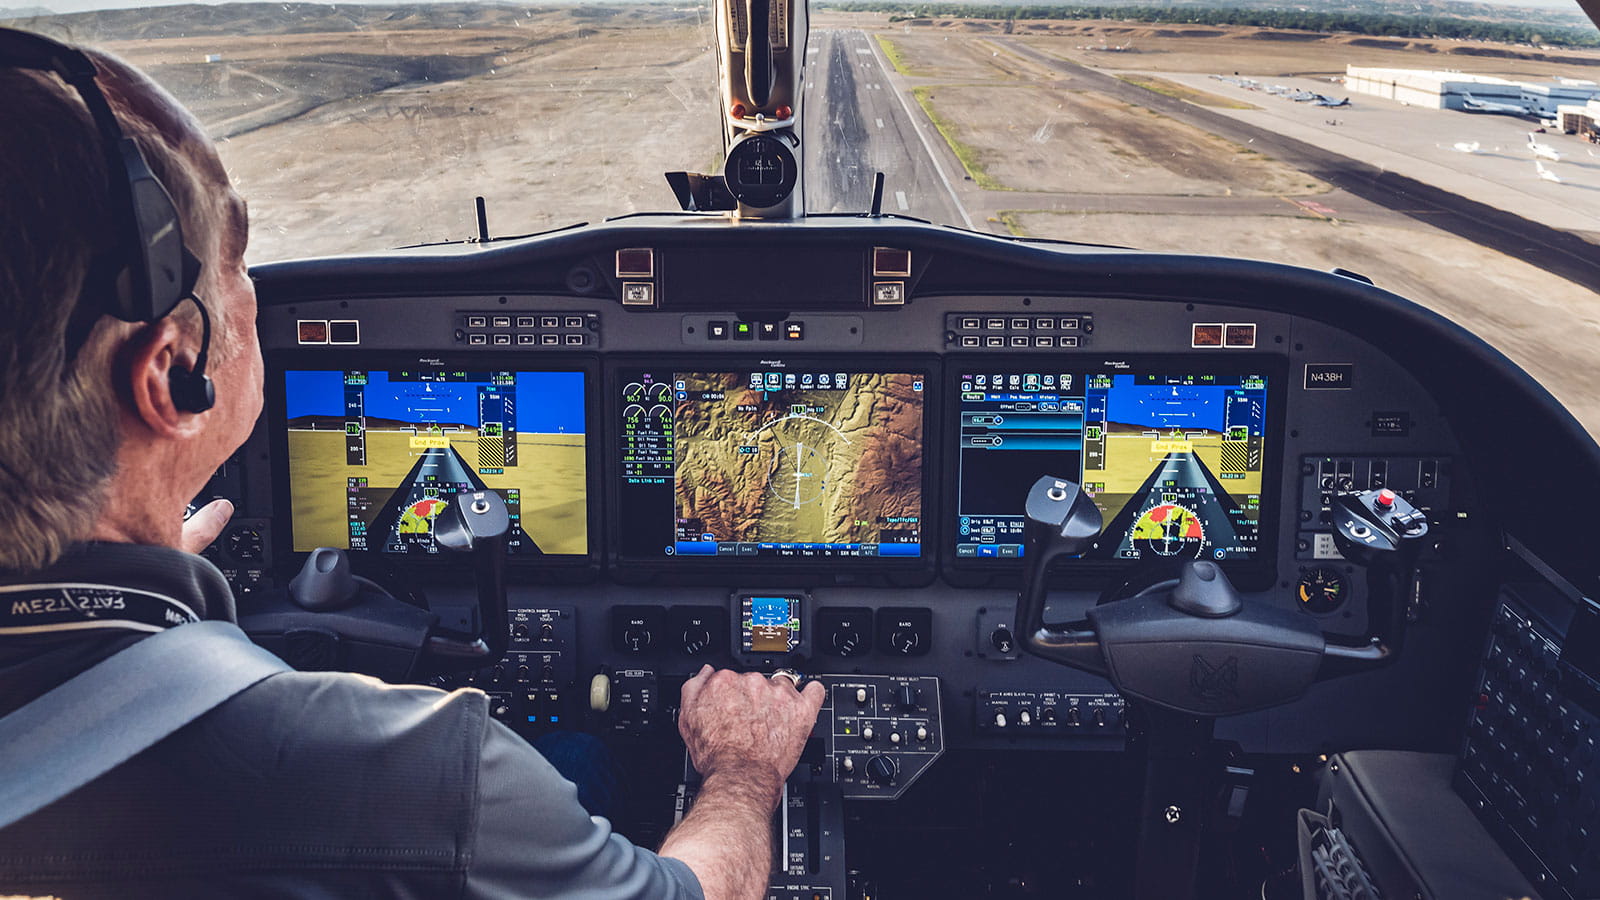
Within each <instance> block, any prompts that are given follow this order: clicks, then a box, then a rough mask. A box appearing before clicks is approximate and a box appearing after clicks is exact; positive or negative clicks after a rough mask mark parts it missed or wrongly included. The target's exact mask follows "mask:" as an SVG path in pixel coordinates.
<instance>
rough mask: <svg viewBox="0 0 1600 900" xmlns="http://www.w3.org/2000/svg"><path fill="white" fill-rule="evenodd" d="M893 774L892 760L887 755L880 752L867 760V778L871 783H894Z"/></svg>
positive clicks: (884, 785)
mask: <svg viewBox="0 0 1600 900" xmlns="http://www.w3.org/2000/svg"><path fill="white" fill-rule="evenodd" d="M895 774H896V773H895V767H894V760H892V759H890V758H889V757H887V756H884V755H883V754H881V753H880V754H878V755H877V756H874V757H872V758H871V759H869V760H867V778H869V779H871V780H872V783H873V784H876V785H881V786H883V787H888V786H889V785H891V784H894V776H895Z"/></svg>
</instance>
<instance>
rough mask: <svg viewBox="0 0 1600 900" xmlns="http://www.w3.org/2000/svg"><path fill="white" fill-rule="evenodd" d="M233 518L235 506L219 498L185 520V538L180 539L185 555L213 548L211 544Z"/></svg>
mask: <svg viewBox="0 0 1600 900" xmlns="http://www.w3.org/2000/svg"><path fill="white" fill-rule="evenodd" d="M231 518H233V504H232V503H229V502H228V501H227V500H224V499H221V498H218V499H216V500H213V501H211V502H210V503H207V504H206V505H205V506H202V507H200V508H199V509H197V510H195V512H194V515H192V516H190V517H189V518H187V519H185V520H184V523H183V536H182V537H181V538H180V539H179V542H180V546H181V548H182V549H183V551H184V552H185V553H199V552H200V551H201V550H204V549H205V548H207V547H209V546H211V542H212V541H214V540H216V539H217V535H220V534H222V529H224V528H227V527H228V520H229V519H231Z"/></svg>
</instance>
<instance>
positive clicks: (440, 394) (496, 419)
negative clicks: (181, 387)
mask: <svg viewBox="0 0 1600 900" xmlns="http://www.w3.org/2000/svg"><path fill="white" fill-rule="evenodd" d="M283 378H284V382H283V386H284V414H285V419H286V421H285V428H286V431H287V440H288V461H289V503H290V513H291V518H292V522H293V534H294V540H293V546H294V549H295V550H296V551H309V550H312V549H315V548H317V547H338V548H341V549H348V550H372V551H378V552H382V553H391V554H402V555H411V554H417V555H426V554H433V553H437V552H439V548H438V547H437V546H436V545H435V544H434V540H433V523H434V520H435V519H436V518H438V516H439V514H440V513H442V512H444V510H445V509H446V508H447V507H448V506H449V504H450V503H451V502H453V501H454V498H455V496H456V495H457V494H458V493H461V492H463V491H467V492H470V491H482V490H493V491H495V492H496V493H498V494H499V495H500V496H501V497H503V498H504V499H505V501H506V507H507V509H508V510H509V511H510V513H511V532H510V534H509V535H508V536H507V542H506V544H507V552H508V553H510V554H512V555H519V554H520V555H524V556H531V555H539V554H547V555H567V556H581V555H584V554H586V553H587V552H588V549H589V539H588V510H587V490H586V484H587V481H586V478H587V472H586V469H587V465H586V455H585V442H586V439H587V438H586V434H585V422H584V374H583V373H582V372H502V371H461V370H448V369H443V368H439V369H432V368H423V369H407V370H393V371H375V370H374V371H369V370H291V371H287V372H285V373H284V375H283Z"/></svg>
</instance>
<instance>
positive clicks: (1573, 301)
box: [22, 4, 1600, 431]
mask: <svg viewBox="0 0 1600 900" xmlns="http://www.w3.org/2000/svg"><path fill="white" fill-rule="evenodd" d="M169 9H176V10H186V11H187V12H183V13H182V18H178V17H177V16H178V15H179V14H178V13H163V12H161V11H150V12H147V13H145V12H140V11H118V12H115V13H99V14H82V15H78V16H61V17H51V18H50V19H48V20H33V21H24V22H23V23H22V24H24V25H31V26H33V27H43V28H45V29H46V30H52V31H54V32H55V33H58V34H62V35H63V36H68V37H74V38H77V39H83V40H91V41H95V42H99V43H102V44H104V45H105V46H107V47H109V48H110V49H112V50H114V51H116V52H119V53H121V54H123V55H125V56H127V57H128V58H130V59H132V60H133V61H134V62H136V63H138V64H140V65H142V66H146V67H148V68H149V69H150V70H151V71H152V73H153V74H154V75H155V76H156V77H157V79H158V80H160V81H162V82H163V83H164V84H166V85H167V86H168V88H169V89H171V90H172V91H173V92H174V94H176V95H177V96H178V97H179V98H180V99H182V100H183V101H184V102H185V103H187V104H189V105H190V106H191V107H193V108H194V109H195V110H196V111H197V112H198V114H199V115H200V117H201V119H202V121H203V122H204V123H205V125H206V126H207V127H208V128H209V129H210V131H211V133H212V135H213V136H214V137H216V138H217V139H218V141H219V148H220V151H221V153H222V156H223V159H224V162H225V163H226V164H227V166H228V167H229V169H230V171H231V172H232V173H233V175H234V177H235V179H236V181H237V182H238V184H239V186H240V189H241V191H242V192H243V193H244V194H245V195H246V197H247V198H248V199H249V201H250V205H251V216H252V220H253V228H252V236H251V247H250V251H249V255H248V258H249V260H250V261H252V262H263V261H268V260H273V259H282V258H291V257H299V256H312V255H326V254H336V253H349V252H358V251H374V250H382V249H386V248H392V247H398V246H405V245H412V244H418V243H424V242H439V241H459V240H463V239H466V238H468V237H470V236H472V235H473V234H474V233H475V230H476V229H475V223H474V216H473V198H474V197H476V196H480V195H481V196H484V197H485V198H486V200H487V204H488V220H489V227H490V230H491V232H492V233H493V234H495V235H515V234H527V233H533V232H538V231H542V230H548V229H552V228H560V227H565V226H568V225H572V224H575V223H578V222H583V221H596V220H598V219H601V218H605V217H609V216H615V215H623V214H627V213H630V212H634V211H641V210H665V209H669V208H671V207H673V205H674V203H673V200H672V197H671V194H670V192H669V191H668V189H667V187H666V185H665V183H664V180H663V179H662V178H661V173H662V172H665V171H668V170H673V169H690V170H698V171H712V170H714V169H715V167H717V166H718V161H719V158H720V154H721V141H720V137H719V133H718V125H717V109H716V105H715V78H714V60H713V55H712V52H711V41H712V27H711V21H710V18H709V16H708V14H707V10H708V8H706V7H699V8H697V7H684V8H669V7H665V6H640V7H604V8H590V7H576V6H532V7H511V6H504V7H502V6H478V5H472V4H438V5H422V6H405V7H377V6H372V7H369V6H338V7H329V6H320V5H315V4H233V5H227V6H218V7H176V8H169ZM813 29H814V32H813V37H812V40H813V41H814V42H816V43H817V44H818V47H819V48H829V50H830V52H828V53H826V54H819V56H826V57H827V59H826V65H827V66H828V67H832V69H829V68H827V67H825V66H824V65H822V64H820V63H819V64H818V65H816V66H814V68H816V69H817V71H816V72H814V73H813V74H812V75H811V76H809V77H810V79H811V80H814V81H816V82H817V84H818V85H822V84H824V83H826V84H827V85H828V86H829V88H830V89H829V90H828V91H826V92H823V91H816V92H812V93H811V94H809V95H808V96H810V97H811V99H810V100H808V104H809V108H808V109H807V111H806V115H807V117H808V121H811V122H814V123H820V124H822V125H823V126H824V129H820V130H826V126H827V125H829V124H830V123H831V124H832V125H833V126H835V127H834V131H835V132H837V133H835V134H832V137H833V138H836V139H837V138H839V136H840V135H845V134H846V132H845V131H843V130H839V123H840V122H842V121H845V120H849V124H850V128H851V130H850V131H849V132H848V134H851V135H857V136H862V135H864V136H865V137H864V138H863V139H864V140H866V141H868V142H869V143H870V151H858V152H861V153H863V154H864V155H863V159H865V160H867V161H868V162H866V163H862V164H861V165H858V166H857V168H860V167H861V166H862V165H864V166H867V167H870V168H878V169H884V170H888V171H890V172H891V183H890V184H889V186H888V189H887V191H888V194H889V196H890V197H892V198H895V199H897V200H898V201H899V206H898V209H899V210H901V211H905V212H907V214H910V215H919V214H920V215H924V216H928V217H931V218H935V219H937V220H940V221H946V222H952V223H955V224H965V223H966V222H970V223H971V224H972V226H973V227H975V228H978V229H980V230H989V231H993V232H997V233H1009V234H1015V235H1018V236H1026V237H1039V238H1058V239H1069V240H1076V241H1085V242H1091V243H1105V244H1116V245H1126V246H1136V247H1141V248H1145V249H1170V250H1189V251H1203V252H1214V253H1224V254H1231V255H1238V256H1249V257H1255V258H1261V259H1269V260H1274V261H1280V262H1289V263H1296V264H1302V265H1310V266H1315V267H1319V268H1330V267H1333V266H1344V267H1346V268H1351V269H1355V270H1357V271H1360V272H1362V273H1364V274H1366V275H1368V276H1370V277H1372V278H1373V279H1374V280H1375V281H1376V282H1377V283H1378V284H1379V285H1380V286H1383V287H1387V288H1390V289H1392V290H1395V291H1397V292H1399V293H1401V294H1404V295H1406V296H1409V297H1411V298H1413V299H1415V300H1417V301H1418V302H1420V303H1422V304H1424V305H1426V306H1429V307H1430V308H1432V309H1435V310H1437V311H1439V312H1440V313H1442V314H1444V315H1445V316H1447V317H1449V318H1451V319H1453V320H1455V321H1457V322H1459V323H1460V324H1461V325H1463V326H1465V327H1467V328H1469V329H1471V330H1473V331H1474V332H1477V333H1479V334H1480V335H1483V336H1485V337H1486V338H1487V339H1488V340H1490V341H1491V342H1492V343H1494V344H1495V345H1496V346H1498V347H1499V348H1500V349H1501V350H1503V351H1504V352H1506V353H1507V354H1508V355H1510V356H1511V357H1512V358H1513V359H1514V360H1516V361H1517V362H1519V363H1520V364H1522V365H1523V366H1524V367H1525V368H1528V369H1529V370H1530V371H1531V372H1533V374H1534V375H1535V376H1536V377H1538V378H1539V379H1540V380H1541V381H1542V382H1543V383H1544V384H1545V385H1546V386H1547V387H1549V388H1550V389H1551V390H1552V392H1553V393H1555V394H1556V396H1557V397H1558V398H1560V399H1561V400H1563V401H1564V402H1565V403H1567V404H1568V406H1569V407H1570V408H1572V409H1573V411H1574V412H1575V413H1576V414H1577V415H1578V417H1579V418H1580V419H1581V420H1582V421H1584V422H1585V423H1586V424H1587V425H1588V426H1589V427H1590V428H1591V429H1592V430H1596V431H1600V362H1595V361H1592V359H1591V358H1590V355H1589V354H1587V353H1586V352H1585V349H1586V348H1587V347H1588V346H1590V345H1591V344H1592V343H1594V342H1595V341H1597V340H1600V297H1597V296H1596V295H1595V294H1594V293H1593V292H1592V291H1590V290H1588V289H1587V288H1585V287H1583V286H1581V285H1579V284H1576V283H1574V282H1572V281H1568V280H1565V279H1563V278H1561V277H1558V276H1556V275H1553V274H1551V273H1550V272H1547V271H1544V270H1543V269H1540V268H1539V267H1537V266H1535V265H1532V264H1530V263H1529V262H1528V261H1527V259H1525V258H1522V257H1520V256H1519V255H1517V254H1516V253H1515V252H1497V251H1492V250H1488V249H1486V248H1485V247H1483V246H1482V245H1480V244H1477V243H1473V242H1472V241H1469V240H1466V239H1464V238H1462V237H1457V236H1455V235H1453V234H1450V233H1447V232H1446V231H1443V230H1440V229H1438V228H1435V227H1433V226H1431V225H1429V224H1426V223H1425V222H1424V221H1422V219H1420V218H1418V217H1416V216H1414V215H1410V214H1408V211H1407V210H1404V209H1392V208H1385V207H1383V206H1380V205H1377V204H1374V203H1371V202H1368V201H1366V200H1363V199H1361V198H1360V197H1356V196H1352V195H1351V194H1349V193H1347V192H1345V191H1342V190H1339V189H1337V188H1334V187H1332V186H1330V185H1329V184H1327V183H1325V182H1324V181H1323V180H1321V179H1319V178H1317V177H1314V176H1312V175H1308V174H1306V173H1305V172H1304V171H1301V170H1300V169H1298V168H1296V166H1294V165H1291V164H1289V163H1287V162H1285V161H1284V160H1282V159H1279V158H1275V157H1274V156H1273V154H1270V153H1264V152H1261V151H1260V150H1259V149H1257V148H1256V147H1253V146H1250V144H1249V142H1248V141H1236V140H1229V139H1227V138H1224V137H1222V136H1219V135H1218V134H1217V133H1214V132H1213V131H1212V130H1210V129H1208V128H1204V127H1198V126H1196V125H1194V124H1191V123H1189V122H1187V121H1182V119H1183V117H1182V116H1174V115H1171V114H1169V113H1170V110H1169V111H1168V112H1159V111H1157V110H1156V109H1154V108H1152V106H1154V105H1157V104H1156V101H1157V100H1170V99H1172V98H1174V97H1176V98H1180V99H1183V100H1186V101H1188V102H1189V103H1191V104H1197V106H1196V107H1195V108H1197V109H1205V110H1211V111H1215V112H1218V113H1228V114H1234V115H1248V114H1252V112H1251V107H1259V108H1261V109H1265V108H1267V106H1268V105H1269V104H1282V103H1286V102H1287V101H1284V100H1282V99H1281V98H1277V97H1267V96H1263V95H1254V94H1252V95H1243V94H1240V93H1239V92H1238V91H1236V90H1231V89H1229V88H1227V86H1225V85H1222V84H1221V83H1219V82H1215V81H1210V82H1208V81H1207V80H1206V79H1208V78H1209V77H1210V76H1212V75H1218V74H1227V75H1232V74H1233V73H1239V75H1240V76H1241V77H1251V78H1260V79H1273V78H1284V79H1289V78H1299V79H1314V80H1317V81H1319V82H1322V83H1325V84H1327V92H1328V93H1329V94H1330V95H1334V96H1344V95H1345V94H1346V93H1347V92H1345V91H1344V90H1343V89H1342V88H1343V86H1342V85H1340V84H1337V83H1335V82H1334V81H1332V80H1330V79H1336V78H1337V77H1338V76H1339V75H1340V74H1341V73H1342V72H1343V70H1344V67H1345V66H1346V65H1347V64H1356V65H1368V66H1397V67H1415V68H1439V69H1459V70H1462V71H1467V72H1476V73H1482V74H1493V75H1501V76H1507V77H1514V78H1530V79H1540V80H1551V79H1553V78H1555V77H1566V78H1578V79H1583V78H1590V79H1593V78H1597V77H1600V52H1592V51H1585V52H1578V51H1565V50H1555V49H1548V48H1535V47H1521V46H1512V45H1496V44H1487V43H1478V42H1468V41H1445V40H1408V39H1397V38H1396V39H1392V38H1369V37H1361V36H1355V35H1338V34H1321V33H1315V32H1290V31H1276V30H1270V29H1257V28H1243V27H1232V26H1219V27H1204V28H1199V27H1195V28H1179V27H1170V26H1153V25H1143V24H1130V23H1118V22H1078V21H1045V22H1026V21H1019V22H1016V23H1012V24H1011V25H1010V27H1009V29H1008V28H1007V26H1006V25H1005V24H1004V23H1001V22H996V21H976V20H932V19H919V20H911V21H895V22H891V21H890V20H889V17H888V16H885V15H880V14H865V13H842V12H833V11H826V10H821V11H818V12H816V13H815V14H814V17H813ZM852 35H861V36H862V37H863V38H864V39H863V40H860V41H856V40H855V38H854V37H850V38H849V42H848V43H842V42H844V41H846V38H847V37H848V36H852ZM847 46H848V48H849V49H848V51H846V47H847ZM835 48H836V49H835ZM1118 48H1120V49H1118ZM814 62H818V61H817V60H814ZM840 67H843V68H844V69H845V70H848V71H849V72H850V73H851V75H852V77H851V78H849V79H843V78H841V77H840V74H841V73H840V72H838V71H833V69H838V68H840ZM825 72H829V73H830V74H827V75H826V76H825V75H824V73H825ZM1108 78H1110V79H1115V84H1116V85H1117V86H1118V88H1119V89H1118V90H1115V91H1113V90H1110V89H1108V88H1107V86H1106V85H1107V83H1108V82H1107V81H1106V79H1108ZM814 86H815V85H814ZM839 86H845V87H850V90H853V91H855V92H856V93H857V94H858V95H859V96H860V97H861V98H862V99H861V100H860V102H859V108H856V105H855V104H852V100H851V96H848V95H847V94H848V91H845V92H844V93H843V94H841V91H844V88H843V87H839ZM835 87H839V90H835V89H834V88H835ZM868 98H871V99H870V104H876V105H870V106H869V99H868ZM882 98H892V99H882ZM1353 103H1354V108H1352V109H1350V110H1348V111H1347V110H1342V109H1341V110H1327V111H1326V113H1327V114H1328V115H1329V116H1330V117H1331V121H1335V122H1337V121H1338V120H1339V119H1341V118H1351V119H1355V118H1357V117H1358V116H1359V114H1360V113H1361V112H1362V111H1363V107H1365V106H1367V104H1366V102H1365V101H1364V100H1363V98H1361V97H1359V96H1357V97H1355V98H1354V100H1353ZM1146 104H1150V105H1146ZM844 107H851V108H850V109H845V108H844ZM901 110H903V113H902V112H901ZM846 114H848V115H846ZM1441 115H1442V114H1441ZM1452 115H1453V114H1452ZM1488 118H1493V117H1480V118H1479V121H1483V120H1486V119H1488ZM1318 121H1320V119H1319V120H1318ZM1312 124H1313V125H1314V124H1316V123H1315V122H1313V123H1312ZM1398 137H1399V136H1398V135H1397V139H1398ZM1381 138H1382V135H1381V134H1380V135H1379V139H1381ZM1549 139H1550V140H1552V141H1557V140H1564V141H1569V142H1573V141H1575V140H1576V139H1573V138H1566V137H1564V136H1560V135H1551V136H1550V137H1549ZM811 146H812V147H813V148H817V147H823V146H826V147H827V149H828V152H829V153H831V154H833V155H834V158H833V159H831V160H821V161H820V162H825V163H828V164H830V165H835V166H838V165H843V163H842V162H841V160H842V157H843V156H844V155H846V154H848V153H849V152H850V148H849V146H848V145H847V144H844V143H839V141H838V140H835V141H834V142H833V143H828V142H827V141H823V142H819V143H813V144H812V145H811ZM1352 146H1353V145H1352ZM1447 146H1448V145H1446V147H1447ZM1563 146H1566V145H1565V144H1564V145H1563ZM913 153H915V154H918V157H917V160H916V161H914V162H912V163H906V164H905V166H906V169H907V171H908V172H912V174H906V175H899V174H895V173H894V170H893V168H892V167H893V166H894V165H895V163H894V162H893V161H892V160H890V159H889V158H890V157H893V156H895V155H896V154H899V155H901V156H906V155H908V154H913ZM1441 153H1442V156H1441V159H1442V160H1443V162H1442V165H1444V166H1448V165H1449V164H1450V163H1451V162H1452V160H1451V159H1450V158H1449V152H1448V150H1447V149H1445V150H1443V151H1441ZM1575 156H1576V158H1577V159H1579V160H1581V161H1582V162H1579V163H1577V164H1575V168H1573V169H1572V170H1571V171H1573V172H1575V173H1577V174H1580V175H1583V174H1585V172H1586V170H1585V169H1583V168H1581V167H1582V166H1583V164H1584V162H1586V160H1585V159H1584V158H1583V157H1582V156H1581V150H1577V151H1575ZM924 161H927V162H926V164H925V162H924ZM814 162H818V161H814ZM1595 162H1596V164H1597V168H1596V172H1600V160H1596V161H1595ZM1517 165H1519V166H1525V165H1526V161H1522V162H1519V163H1517ZM930 166H931V167H932V168H934V169H937V170H938V171H937V175H938V177H937V178H934V177H932V176H929V177H927V178H923V177H922V175H921V174H916V172H920V170H921V169H924V168H928V167H930ZM913 170H915V172H913ZM1519 172H1520V170H1519ZM913 175H915V177H913ZM1518 177H1519V178H1525V179H1532V174H1531V167H1530V172H1529V173H1521V174H1519V175H1518ZM1585 177H1587V176H1585ZM851 183H852V184H856V185H859V184H862V183H870V173H867V177H866V178H865V179H862V178H854V179H851ZM1479 183H1480V184H1488V182H1487V181H1484V180H1483V179H1480V180H1479ZM1535 187H1540V188H1541V189H1547V190H1545V194H1544V197H1543V199H1542V202H1544V203H1546V204H1550V203H1555V204H1558V205H1559V204H1562V203H1566V204H1568V205H1569V208H1570V209H1571V210H1574V211H1579V212H1581V211H1582V210H1583V209H1585V208H1587V209H1591V210H1592V209H1593V206H1594V204H1593V197H1594V194H1593V193H1592V192H1591V191H1589V190H1587V189H1586V186H1585V185H1579V184H1573V185H1566V186H1561V185H1544V186H1538V185H1536V186H1535ZM897 188H898V191H897ZM1562 188H1570V190H1562ZM1529 190H1530V191H1531V190H1532V189H1529ZM821 193H822V192H821V191H820V190H819V196H817V197H814V198H808V203H809V205H810V206H811V208H813V209H855V208H857V207H859V206H861V205H862V203H861V201H860V199H859V198H853V197H852V198H846V199H844V200H840V199H839V198H833V197H828V196H820V194H821ZM935 194H937V195H939V196H938V197H937V198H935V199H938V200H939V203H938V204H936V205H934V204H928V203H926V202H925V201H926V199H927V198H930V197H933V196H934V195H935ZM1567 198H1570V199H1567ZM1484 202H1490V203H1493V202H1495V201H1494V199H1493V198H1492V197H1491V198H1490V199H1488V200H1485V201H1484ZM886 209H890V210H893V209H896V206H894V205H893V204H892V202H890V201H886ZM1596 252H1597V253H1600V248H1597V250H1596Z"/></svg>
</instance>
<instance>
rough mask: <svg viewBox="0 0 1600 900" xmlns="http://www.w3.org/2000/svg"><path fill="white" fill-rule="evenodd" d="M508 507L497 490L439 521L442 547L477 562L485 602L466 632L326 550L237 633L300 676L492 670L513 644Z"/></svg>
mask: <svg viewBox="0 0 1600 900" xmlns="http://www.w3.org/2000/svg"><path fill="white" fill-rule="evenodd" d="M510 524H511V518H510V515H509V514H508V513H507V511H506V505H505V501H504V500H502V499H501V498H500V495H498V494H496V493H494V492H493V491H478V492H474V493H470V494H469V493H462V494H458V495H456V497H455V498H454V499H453V501H452V502H451V503H450V504H449V505H447V506H446V507H445V508H444V511H442V512H440V513H439V515H438V516H437V517H436V518H435V519H434V522H433V538H434V542H435V543H436V544H437V545H438V546H439V547H440V548H441V549H442V550H444V551H446V552H448V553H451V554H467V555H468V556H469V557H470V562H471V567H472V575H473V581H474V584H475V588H476V593H477V603H476V606H475V608H474V610H473V614H472V619H473V620H474V621H471V622H469V623H466V625H467V627H466V628H450V627H446V626H445V625H443V624H442V623H441V622H440V618H439V615H438V613H436V612H433V611H430V610H428V609H424V608H422V607H419V606H415V605H413V604H411V603H407V602H405V601H402V600H398V599H396V598H395V597H394V596H393V595H391V594H390V593H389V592H388V591H387V590H385V589H384V588H383V587H381V586H380V585H378V584H377V583H375V582H373V581H371V580H369V579H366V578H362V577H361V576H358V575H356V574H354V572H352V571H351V568H350V559H349V557H348V556H347V555H346V554H345V552H344V551H343V550H338V549H335V548H332V547H319V548H317V549H316V550H313V551H312V552H311V555H310V556H308V557H307V558H306V561H305V565H303V566H302V567H301V569H300V573H299V574H298V575H296V576H295V577H294V579H293V580H292V581H290V582H289V589H288V595H287V597H279V598H270V599H268V600H266V601H264V602H262V603H259V604H256V603H252V604H251V607H250V608H249V609H248V610H241V615H240V617H239V625H240V627H241V628H243V629H244V631H245V633H247V634H248V635H249V636H250V639H251V640H253V641H255V642H256V643H257V644H260V645H261V646H263V647H265V648H266V649H268V650H270V651H272V652H273V653H276V654H277V655H278V656H280V657H282V658H283V659H284V660H285V661H287V662H288V663H289V664H290V665H292V666H294V667H295V668H297V669H302V670H308V671H318V670H335V671H350V672H361V673H364V674H367V675H373V676H376V677H379V678H383V679H385V680H391V681H399V680H403V679H417V678H420V677H426V676H430V675H438V674H443V673H445V672H452V671H458V670H463V669H476V668H480V667H482V666H487V665H490V664H492V663H494V662H495V661H496V660H498V659H500V658H501V657H502V656H504V655H505V652H506V643H507V640H508V633H507V624H506V623H507V617H506V582H505V565H506V554H505V535H506V532H507V531H508V530H509V528H510Z"/></svg>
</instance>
